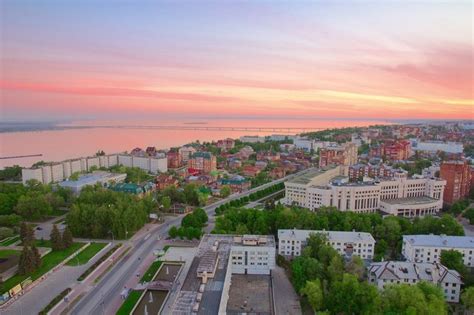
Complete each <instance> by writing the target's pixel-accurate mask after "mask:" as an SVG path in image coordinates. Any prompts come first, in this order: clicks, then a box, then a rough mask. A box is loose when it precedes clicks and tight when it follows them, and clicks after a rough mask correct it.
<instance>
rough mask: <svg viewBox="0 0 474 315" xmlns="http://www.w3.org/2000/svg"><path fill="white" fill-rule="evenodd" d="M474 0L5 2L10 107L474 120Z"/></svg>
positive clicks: (13, 110)
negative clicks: (473, 0) (473, 2)
mask: <svg viewBox="0 0 474 315" xmlns="http://www.w3.org/2000/svg"><path fill="white" fill-rule="evenodd" d="M473 16H474V11H473V4H472V1H456V0H452V1H447V0H446V1H436V0H433V1H408V0H399V1H392V0H381V1H375V0H374V1H356V0H353V1H339V0H334V1H263V0H256V1H226V0H221V1H180V0H178V1H140V0H135V1H117V0H107V1H105V0H104V1H90V0H81V1H79V0H61V1H47V0H42V1H39V0H33V1H26V0H14V1H10V0H1V1H0V20H1V22H0V23H1V25H0V27H1V29H0V35H1V37H0V89H1V91H0V93H1V94H0V102H1V103H0V105H1V109H0V116H1V117H0V118H1V121H10V120H23V121H25V120H28V121H32V120H52V119H128V118H130V119H131V118H143V117H146V118H165V119H166V118H172V117H175V118H176V117H189V118H198V117H199V118H201V117H214V118H229V117H234V118H238V117H252V118H262V119H263V118H275V119H283V118H284V119H287V118H294V119H302V118H305V119H308V118H320V119H460V118H462V119H465V118H471V119H472V118H474V102H473V99H474V97H473V86H474V82H473V81H474V80H473V74H474V60H473V58H474V57H473V51H474V44H473Z"/></svg>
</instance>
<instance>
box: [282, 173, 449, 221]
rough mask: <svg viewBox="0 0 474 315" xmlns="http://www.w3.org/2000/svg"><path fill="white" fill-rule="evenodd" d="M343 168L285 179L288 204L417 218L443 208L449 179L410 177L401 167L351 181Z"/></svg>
mask: <svg viewBox="0 0 474 315" xmlns="http://www.w3.org/2000/svg"><path fill="white" fill-rule="evenodd" d="M341 173H342V167H341V166H338V167H332V168H326V169H320V170H315V171H312V172H308V173H306V174H304V175H302V176H298V177H296V178H293V179H291V180H289V181H287V182H285V198H284V199H283V200H282V201H283V203H284V204H287V205H297V206H301V207H305V208H309V209H310V210H312V211H314V210H317V209H318V208H320V207H323V206H326V207H328V206H330V207H336V208H337V209H338V210H341V211H354V212H359V213H370V212H375V211H376V210H382V211H384V212H386V213H387V214H392V215H398V216H406V217H417V216H424V215H429V214H435V213H437V212H438V211H439V210H440V209H441V207H442V199H443V191H444V185H445V184H446V181H444V180H440V179H433V178H408V174H407V172H405V171H402V170H398V171H396V172H395V173H394V176H393V177H392V178H386V179H382V180H377V181H369V182H355V183H351V182H349V181H348V178H347V177H344V176H340V175H341Z"/></svg>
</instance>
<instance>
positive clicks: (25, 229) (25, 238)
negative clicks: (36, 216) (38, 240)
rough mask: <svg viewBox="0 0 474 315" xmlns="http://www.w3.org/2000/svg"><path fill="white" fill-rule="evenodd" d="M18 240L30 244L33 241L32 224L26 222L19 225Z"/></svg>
mask: <svg viewBox="0 0 474 315" xmlns="http://www.w3.org/2000/svg"><path fill="white" fill-rule="evenodd" d="M20 240H21V243H22V244H23V245H28V246H31V245H32V244H33V243H34V241H35V231H34V230H33V226H32V225H31V224H28V223H26V222H22V223H21V225H20Z"/></svg>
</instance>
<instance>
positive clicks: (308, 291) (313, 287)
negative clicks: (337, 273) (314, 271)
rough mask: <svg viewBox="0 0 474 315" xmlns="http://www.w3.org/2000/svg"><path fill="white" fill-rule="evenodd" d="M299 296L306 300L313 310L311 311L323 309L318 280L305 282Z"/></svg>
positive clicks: (322, 297) (320, 287)
mask: <svg viewBox="0 0 474 315" xmlns="http://www.w3.org/2000/svg"><path fill="white" fill-rule="evenodd" d="M301 294H302V295H305V296H306V297H307V298H308V302H309V304H310V305H311V307H312V308H313V311H315V312H316V311H319V310H321V309H322V307H323V302H324V296H323V289H322V286H321V281H320V280H319V279H316V280H312V281H307V282H306V285H305V286H304V288H303V289H301Z"/></svg>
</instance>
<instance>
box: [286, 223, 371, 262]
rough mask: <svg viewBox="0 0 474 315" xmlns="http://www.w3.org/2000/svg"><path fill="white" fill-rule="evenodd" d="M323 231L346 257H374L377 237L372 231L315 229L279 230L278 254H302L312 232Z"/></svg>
mask: <svg viewBox="0 0 474 315" xmlns="http://www.w3.org/2000/svg"><path fill="white" fill-rule="evenodd" d="M317 233H321V234H323V235H325V236H326V237H327V240H328V244H329V245H331V246H332V247H333V248H334V249H335V250H337V252H338V253H339V254H341V255H342V256H344V257H346V258H350V257H351V256H353V255H356V256H359V257H360V258H362V259H367V260H371V259H372V258H373V257H374V251H375V239H374V238H373V237H372V235H371V234H370V233H365V232H355V231H353V232H344V231H315V230H297V229H293V230H278V254H280V255H282V256H285V257H287V258H293V257H297V256H300V255H301V252H302V250H303V248H304V247H305V246H306V242H307V240H308V238H309V236H310V235H311V234H317Z"/></svg>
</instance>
